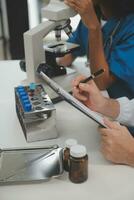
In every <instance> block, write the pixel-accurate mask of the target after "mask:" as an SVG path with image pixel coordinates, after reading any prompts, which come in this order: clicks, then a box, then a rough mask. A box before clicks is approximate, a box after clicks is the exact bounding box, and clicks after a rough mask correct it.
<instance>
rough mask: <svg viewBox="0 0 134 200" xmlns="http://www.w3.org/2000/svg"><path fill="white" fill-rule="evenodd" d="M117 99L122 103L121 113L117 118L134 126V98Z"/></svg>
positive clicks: (125, 123)
mask: <svg viewBox="0 0 134 200" xmlns="http://www.w3.org/2000/svg"><path fill="white" fill-rule="evenodd" d="M117 101H118V102H119V104H120V113H119V115H118V117H117V119H116V120H117V121H119V122H120V123H122V124H124V125H129V126H134V99H132V100H129V99H128V98H127V97H121V98H118V99H117Z"/></svg>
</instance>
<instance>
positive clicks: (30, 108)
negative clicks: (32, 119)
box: [24, 103, 32, 112]
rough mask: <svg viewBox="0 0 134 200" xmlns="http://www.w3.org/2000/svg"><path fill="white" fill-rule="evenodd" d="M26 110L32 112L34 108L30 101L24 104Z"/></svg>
mask: <svg viewBox="0 0 134 200" xmlns="http://www.w3.org/2000/svg"><path fill="white" fill-rule="evenodd" d="M24 110H25V112H30V111H31V110H32V106H31V104H30V103H26V104H24Z"/></svg>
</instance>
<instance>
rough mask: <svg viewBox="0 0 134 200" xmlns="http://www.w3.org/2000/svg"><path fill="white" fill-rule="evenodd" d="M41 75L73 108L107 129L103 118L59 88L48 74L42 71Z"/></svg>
mask: <svg viewBox="0 0 134 200" xmlns="http://www.w3.org/2000/svg"><path fill="white" fill-rule="evenodd" d="M38 73H39V75H40V76H41V77H42V79H43V80H44V81H45V82H46V83H47V84H48V85H49V87H51V88H52V89H53V90H54V91H55V92H56V93H57V94H58V95H59V96H61V97H62V98H63V100H65V101H66V102H68V103H69V104H71V105H72V106H73V107H75V108H76V109H78V110H79V111H81V112H82V113H84V114H85V115H86V116H88V117H89V118H91V119H92V120H93V121H95V122H96V123H97V124H99V125H100V126H101V127H103V128H107V126H106V125H105V124H104V122H103V117H102V116H101V115H100V114H99V113H97V112H94V111H92V110H91V109H89V108H87V107H86V106H85V105H84V104H82V103H81V102H80V101H79V100H77V99H76V98H75V97H73V96H72V95H71V94H69V93H68V92H66V91H65V90H64V89H63V88H62V87H61V86H59V85H58V84H57V83H56V82H55V81H53V80H52V79H50V78H49V77H48V76H47V75H46V74H44V73H43V72H42V71H41V70H38Z"/></svg>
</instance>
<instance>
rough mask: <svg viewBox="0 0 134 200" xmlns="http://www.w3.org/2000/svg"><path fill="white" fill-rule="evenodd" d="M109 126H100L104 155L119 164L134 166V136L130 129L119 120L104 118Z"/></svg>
mask: <svg viewBox="0 0 134 200" xmlns="http://www.w3.org/2000/svg"><path fill="white" fill-rule="evenodd" d="M104 122H105V124H106V125H107V127H108V128H99V130H100V133H101V136H102V148H101V150H102V153H103V155H104V157H105V158H106V159H107V160H109V161H112V162H114V163H117V164H127V165H132V166H134V138H133V137H132V136H131V134H130V133H129V131H128V129H127V128H126V127H124V126H121V125H120V124H119V123H117V122H111V121H109V120H108V119H104Z"/></svg>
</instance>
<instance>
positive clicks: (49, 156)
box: [0, 145, 63, 185]
mask: <svg viewBox="0 0 134 200" xmlns="http://www.w3.org/2000/svg"><path fill="white" fill-rule="evenodd" d="M62 173H63V149H62V148H59V147H58V146H57V145H54V146H51V147H38V148H37V147H36V148H23V149H3V150H0V184H1V185H4V184H16V183H25V182H34V181H47V180H49V179H50V178H52V177H58V176H60V175H61V174H62Z"/></svg>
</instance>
